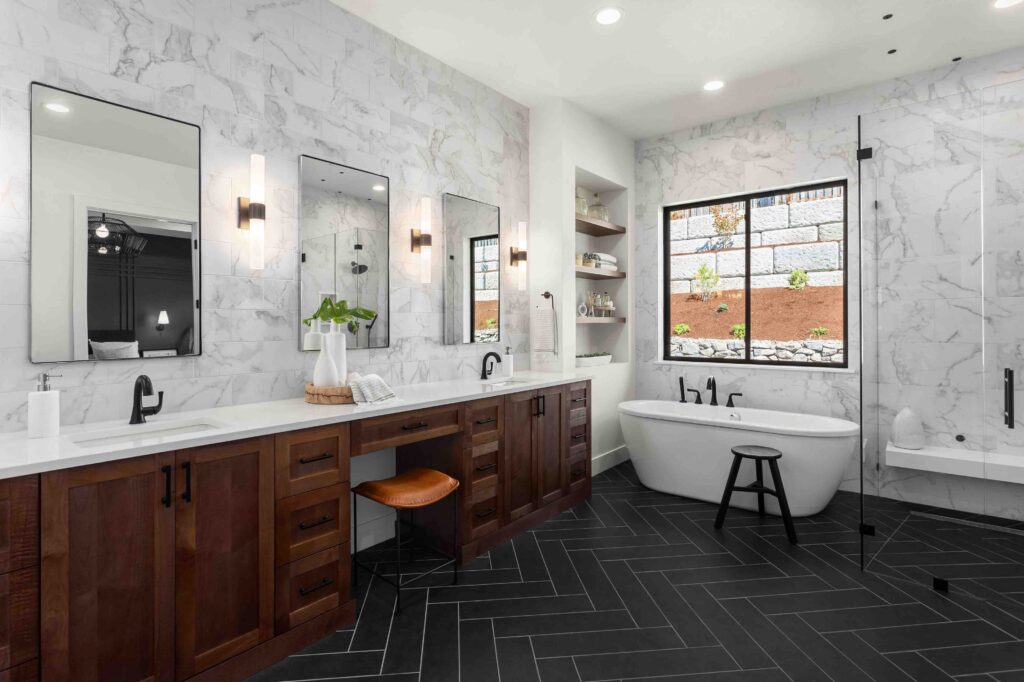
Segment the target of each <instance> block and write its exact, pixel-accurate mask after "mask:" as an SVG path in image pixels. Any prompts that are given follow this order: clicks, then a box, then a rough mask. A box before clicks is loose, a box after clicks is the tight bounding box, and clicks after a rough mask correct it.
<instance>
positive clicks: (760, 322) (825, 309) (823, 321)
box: [671, 287, 843, 341]
mask: <svg viewBox="0 0 1024 682" xmlns="http://www.w3.org/2000/svg"><path fill="white" fill-rule="evenodd" d="M750 298H751V318H750V327H751V330H750V331H751V338H753V339H763V340H766V341H768V340H771V341H800V340H802V339H807V338H809V337H810V330H811V329H813V328H814V327H827V328H828V334H826V335H825V336H823V337H821V338H823V339H835V340H840V341H841V340H842V338H843V288H842V287H806V288H805V289H800V290H797V289H788V288H779V289H752V290H751V292H750ZM722 303H725V304H726V305H728V306H729V310H728V311H726V312H723V313H719V312H716V311H717V310H718V306H719V304H722ZM744 318H745V311H744V303H743V292H742V291H720V292H718V293H717V294H715V295H714V296H713V297H712V298H711V300H709V301H707V302H702V301H701V300H700V296H699V295H698V294H672V316H671V319H672V326H673V327H675V325H676V324H678V323H680V322H682V323H685V324H688V325H690V333H689V334H688V335H687V336H690V337H693V338H701V339H728V338H731V336H732V335H731V333H730V331H731V329H732V326H733V325H734V324H743V323H744V321H745V320H744Z"/></svg>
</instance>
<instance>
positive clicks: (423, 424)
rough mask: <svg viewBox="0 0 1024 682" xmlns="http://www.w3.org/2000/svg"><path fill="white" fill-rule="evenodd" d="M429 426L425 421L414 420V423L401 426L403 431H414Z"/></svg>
mask: <svg viewBox="0 0 1024 682" xmlns="http://www.w3.org/2000/svg"><path fill="white" fill-rule="evenodd" d="M428 426H429V424H427V422H416V423H415V424H406V425H405V426H403V427H402V430H403V431H416V430H418V429H425V428H427V427H428Z"/></svg>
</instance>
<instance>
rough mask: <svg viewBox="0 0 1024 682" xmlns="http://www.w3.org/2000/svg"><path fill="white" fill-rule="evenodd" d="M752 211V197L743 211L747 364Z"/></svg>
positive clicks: (746, 357)
mask: <svg viewBox="0 0 1024 682" xmlns="http://www.w3.org/2000/svg"><path fill="white" fill-rule="evenodd" d="M750 209H751V201H750V197H747V199H746V200H745V201H744V211H743V214H744V224H745V225H746V240H745V241H746V244H745V248H744V257H745V261H746V266H745V268H744V270H745V272H744V289H745V291H744V299H745V301H744V306H743V309H744V311H745V319H744V326H743V329H744V340H743V345H744V360H745V361H746V362H750V339H751V331H750V288H751V287H750V261H751V258H750V244H751V238H750V231H751V226H752V225H753V220H752V219H751V210H750Z"/></svg>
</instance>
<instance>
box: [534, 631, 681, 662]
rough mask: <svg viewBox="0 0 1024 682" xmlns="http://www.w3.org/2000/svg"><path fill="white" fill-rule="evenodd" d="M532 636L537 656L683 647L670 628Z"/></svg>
mask: <svg viewBox="0 0 1024 682" xmlns="http://www.w3.org/2000/svg"><path fill="white" fill-rule="evenodd" d="M532 639H533V653H534V655H535V656H537V658H555V657H559V656H580V655H584V654H601V653H622V652H629V651H652V650H655V649H678V648H680V647H682V646H683V642H682V641H681V640H680V639H679V636H678V635H676V632H675V630H673V629H672V628H670V627H663V628H630V629H628V630H604V631H601V632H574V633H567V634H561V635H535V636H534V637H533V638H532Z"/></svg>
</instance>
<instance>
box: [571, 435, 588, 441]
mask: <svg viewBox="0 0 1024 682" xmlns="http://www.w3.org/2000/svg"><path fill="white" fill-rule="evenodd" d="M586 437H587V434H585V433H577V434H576V435H575V436H573V437H572V439H573V440H583V439H584V438H586Z"/></svg>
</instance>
